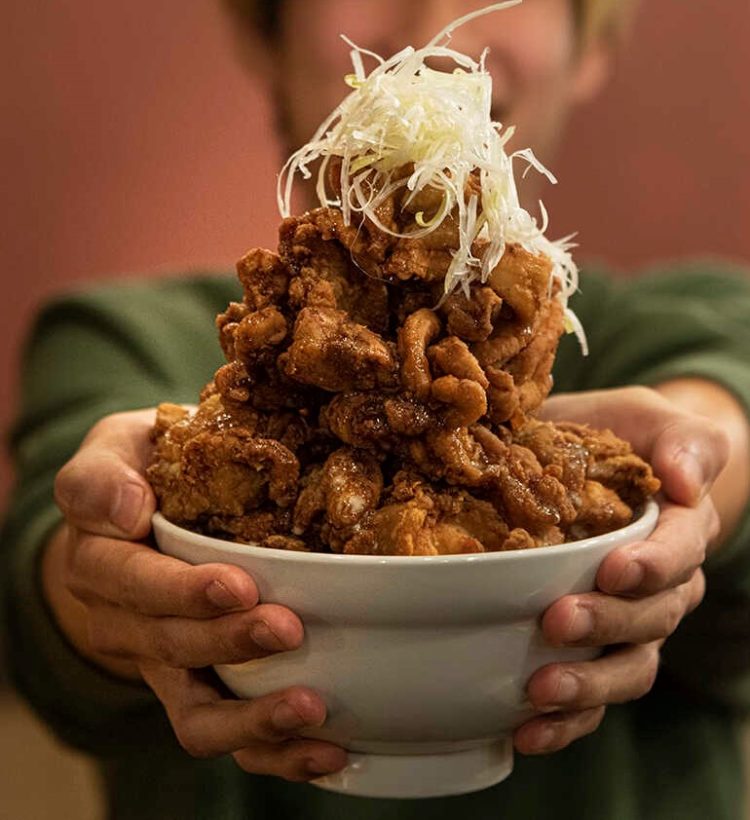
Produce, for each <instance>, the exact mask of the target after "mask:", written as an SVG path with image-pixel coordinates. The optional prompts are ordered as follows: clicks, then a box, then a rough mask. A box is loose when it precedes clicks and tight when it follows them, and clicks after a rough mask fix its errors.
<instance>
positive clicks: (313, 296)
mask: <svg viewBox="0 0 750 820" xmlns="http://www.w3.org/2000/svg"><path fill="white" fill-rule="evenodd" d="M350 227H351V226H350ZM344 232H347V229H346V226H344V224H343V219H342V216H341V212H340V211H338V210H335V209H332V208H317V209H316V210H313V211H310V212H309V213H307V214H305V215H303V216H301V217H290V218H289V219H286V220H284V222H283V223H282V226H281V229H280V241H279V251H280V253H281V256H282V259H283V260H284V261H285V262H286V263H287V264H288V265H289V266H290V267H291V268H292V269H293V270H295V271H296V272H297V275H296V277H295V278H294V279H293V280H292V283H291V285H290V288H289V298H290V305H291V306H292V308H293V309H294V310H297V311H299V310H302V309H303V308H305V307H327V308H334V309H336V310H342V311H344V312H345V313H347V314H348V315H349V317H350V318H351V319H352V320H353V321H354V322H357V323H359V324H362V325H364V326H365V327H367V328H369V329H370V330H373V331H375V332H377V333H382V332H384V331H385V330H386V329H387V327H388V324H389V321H390V314H389V308H388V289H387V287H386V285H385V283H384V282H382V281H381V280H380V279H379V278H373V277H372V276H369V275H367V273H366V271H365V270H364V269H363V268H361V267H358V266H357V264H356V261H355V260H354V258H353V256H352V254H351V253H350V251H349V249H348V248H347V247H346V245H345V244H343V243H342V241H341V240H342V233H344ZM370 252H372V251H370Z"/></svg>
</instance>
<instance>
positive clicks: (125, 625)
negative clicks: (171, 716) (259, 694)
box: [88, 604, 304, 669]
mask: <svg viewBox="0 0 750 820" xmlns="http://www.w3.org/2000/svg"><path fill="white" fill-rule="evenodd" d="M88 637H89V642H90V647H91V649H92V650H93V651H94V652H96V653H98V654H102V655H109V656H114V657H120V658H129V659H151V660H153V661H158V662H160V663H162V664H164V665H166V666H169V667H174V668H181V669H189V668H193V669H199V668H202V667H205V666H211V665H213V664H220V663H242V662H244V661H249V660H253V659H254V658H262V657H265V656H267V655H269V654H271V653H273V652H282V651H286V650H292V649H297V648H298V647H299V646H300V645H301V644H302V641H303V639H304V630H303V627H302V622H301V621H300V620H299V618H298V617H297V616H296V615H294V614H293V613H292V612H290V611H289V610H288V609H285V608H284V607H281V606H277V605H276V604H262V605H260V606H257V607H255V608H254V609H253V610H252V611H251V612H239V613H235V614H231V615H225V616H223V617H220V618H212V619H205V620H191V619H188V618H171V617H166V618H149V617H146V616H142V615H137V614H135V613H132V612H128V611H127V610H124V609H121V608H119V607H113V606H107V605H102V606H99V607H97V609H96V617H92V618H90V619H89V636H88Z"/></svg>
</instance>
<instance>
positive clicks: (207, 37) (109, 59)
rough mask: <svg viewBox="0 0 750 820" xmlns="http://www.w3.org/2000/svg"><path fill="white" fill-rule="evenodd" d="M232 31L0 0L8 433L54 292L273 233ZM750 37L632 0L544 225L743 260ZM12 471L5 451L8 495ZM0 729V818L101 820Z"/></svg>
mask: <svg viewBox="0 0 750 820" xmlns="http://www.w3.org/2000/svg"><path fill="white" fill-rule="evenodd" d="M719 8H720V10H719ZM232 35H233V32H232V30H231V25H230V22H229V20H228V19H227V18H226V16H225V15H224V13H223V11H222V8H221V5H220V3H219V0H211V1H210V2H205V0H204V2H187V3H186V2H184V0H160V2H159V3H153V2H149V1H148V0H129V2H128V3H113V2H108V3H102V2H98V1H97V0H70V1H69V2H66V3H49V2H47V1H46V0H25V2H13V3H10V4H6V8H5V10H4V26H3V29H2V32H1V33H0V67H1V68H2V70H1V71H0V100H1V101H2V109H1V110H2V117H1V118H0V152H1V153H0V155H1V156H2V160H3V168H4V171H3V185H2V187H0V210H1V214H0V217H1V218H0V225H1V227H0V231H1V233H0V236H1V237H2V248H3V255H4V258H5V262H4V263H3V269H2V285H3V298H2V299H0V314H1V315H0V397H2V401H0V428H1V429H2V430H3V431H6V430H7V428H8V426H9V424H10V421H11V419H12V416H13V407H14V402H15V394H16V370H17V361H18V356H19V352H20V349H21V345H22V340H23V338H24V335H25V333H26V332H27V330H28V328H29V323H30V321H31V319H32V317H33V315H34V312H35V311H36V310H37V308H38V306H39V304H40V303H41V302H42V301H43V300H44V299H46V298H48V297H49V296H50V295H51V294H53V293H55V292H58V291H60V290H63V289H66V288H70V287H77V286H80V285H82V284H84V283H87V282H92V281H94V280H100V279H105V278H111V277H121V276H124V275H129V274H136V273H137V274H139V275H149V276H153V275H160V274H163V273H165V272H169V271H180V270H184V269H185V268H186V267H204V266H206V265H209V266H215V267H217V268H218V269H221V270H226V269H229V268H230V267H231V265H232V264H233V262H234V260H235V259H237V258H238V257H239V256H240V255H241V254H242V253H243V251H244V250H245V249H246V248H247V247H249V246H252V245H269V246H274V245H275V230H276V226H277V224H278V221H279V218H278V214H277V211H276V203H275V175H276V171H277V170H278V168H279V166H280V162H281V152H280V150H279V148H278V146H277V145H276V143H275V138H274V133H273V126H272V119H271V115H270V108H269V105H268V102H267V91H268V89H267V88H266V87H265V86H264V83H263V82H262V80H261V79H259V78H258V77H254V76H252V74H251V73H250V72H248V71H247V70H246V68H245V66H243V64H242V62H241V60H240V59H239V57H238V55H237V53H236V49H235V47H234V45H235V44H234V40H233V36H232ZM748 41H750V4H749V3H748V2H747V0H724V2H722V3H721V4H717V3H716V2H715V1H714V0H690V2H685V0H649V2H648V3H643V4H642V8H641V13H640V15H639V17H638V20H637V22H636V26H635V29H634V32H633V35H632V37H631V39H630V42H629V43H628V45H627V47H626V48H625V49H624V51H623V53H622V55H621V58H620V61H619V65H618V67H617V74H616V76H615V78H614V81H613V83H612V84H611V86H610V88H609V90H608V92H607V93H606V94H605V95H604V97H603V98H602V99H601V100H600V101H598V102H596V103H595V104H593V105H591V106H589V107H588V108H587V109H586V110H582V111H580V112H579V113H578V114H577V116H576V118H575V121H574V123H573V126H572V128H571V129H570V131H569V134H568V139H567V141H566V143H565V145H564V148H563V151H562V154H561V156H560V157H559V158H558V161H557V162H555V163H554V165H553V170H554V172H555V174H556V175H557V176H558V179H559V181H560V185H559V186H558V187H557V188H556V189H550V190H549V192H548V193H547V194H546V195H545V204H546V205H547V207H548V210H549V212H550V214H551V218H552V221H551V228H550V234H551V235H552V236H558V235H560V236H561V235H564V234H566V233H569V232H572V231H577V232H578V241H579V242H580V253H579V256H580V258H581V259H586V258H587V257H599V258H604V259H605V260H607V261H608V262H609V263H612V264H614V265H617V266H618V267H620V268H622V270H623V273H624V275H631V274H632V273H634V272H636V271H638V270H639V269H641V268H643V267H644V266H648V265H649V264H651V263H654V262H656V261H658V260H660V259H664V258H670V259H674V258H675V257H686V256H695V255H701V256H706V255H712V256H722V257H724V258H729V259H733V260H736V261H739V262H741V263H745V264H747V265H748V268H749V269H750V86H749V85H748V82H747V78H748V76H750V52H749V51H748V49H747V43H748ZM10 481H11V478H10V471H9V468H8V463H7V458H6V456H5V453H3V456H2V459H1V460H0V509H2V506H3V504H4V499H5V498H6V497H7V492H8V489H9V486H10ZM0 722H1V723H2V725H3V729H4V731H3V733H2V740H0V771H2V772H3V774H2V775H0V794H2V798H1V799H0V820H5V818H13V820H37V818H39V820H47V818H50V817H61V818H68V817H70V818H76V819H77V820H86V818H89V817H92V818H93V817H98V816H99V809H98V803H97V799H96V794H95V788H94V781H93V775H92V774H91V772H90V770H89V769H88V767H87V765H86V764H85V762H83V761H82V760H79V759H78V758H77V757H75V756H74V755H70V754H66V755H62V754H61V753H60V752H59V750H57V749H56V747H55V746H54V745H53V744H52V743H51V741H50V740H49V738H48V737H47V736H46V734H45V732H44V730H43V729H41V728H40V727H38V726H37V725H36V724H35V723H34V722H33V721H32V720H31V719H30V717H29V716H28V714H27V713H26V712H25V711H24V710H23V709H22V708H21V707H20V706H19V705H18V704H17V702H16V701H15V700H13V699H12V697H11V696H10V695H9V694H7V693H6V694H4V695H0ZM40 771H43V772H44V773H45V774H44V782H46V783H48V784H49V785H48V787H47V788H46V789H40V788H39V783H40V781H39V780H35V778H36V777H37V776H38V773H39V772H40ZM11 772H13V774H12V776H11V774H10V773H11ZM32 783H34V785H31V784H32ZM50 798H51V799H52V801H53V802H52V804H51V806H53V807H54V809H53V808H51V806H50Z"/></svg>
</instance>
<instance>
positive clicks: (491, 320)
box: [440, 285, 503, 342]
mask: <svg viewBox="0 0 750 820" xmlns="http://www.w3.org/2000/svg"><path fill="white" fill-rule="evenodd" d="M502 304H503V300H502V299H501V298H500V297H499V296H498V295H497V294H496V293H495V291H494V290H492V288H489V287H478V286H476V285H473V286H472V287H471V290H470V296H467V295H466V294H465V293H464V292H463V291H460V290H459V291H455V292H454V293H452V294H451V295H450V296H448V297H447V298H446V299H445V300H444V301H443V303H442V305H441V306H440V314H441V316H444V317H445V323H446V327H447V328H448V332H449V333H451V334H453V335H455V336H458V337H459V338H460V339H463V340H464V341H466V342H483V341H485V340H486V339H488V338H489V336H490V335H491V334H492V332H493V330H494V327H495V322H496V321H497V319H498V316H499V314H500V308H501V307H502Z"/></svg>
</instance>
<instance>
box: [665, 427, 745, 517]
mask: <svg viewBox="0 0 750 820" xmlns="http://www.w3.org/2000/svg"><path fill="white" fill-rule="evenodd" d="M728 459H729V438H728V437H727V435H726V433H725V432H724V431H723V430H722V429H721V428H719V427H717V426H716V425H715V424H714V423H713V422H711V421H709V420H708V419H706V418H704V417H703V416H697V415H692V414H688V413H685V414H684V415H681V416H678V417H675V418H674V420H673V421H671V422H669V423H667V424H666V425H665V426H664V427H663V428H662V429H661V430H660V431H658V433H657V435H656V436H655V437H654V439H653V441H652V444H651V450H650V453H649V460H650V462H651V466H652V467H653V469H654V472H655V473H656V475H658V476H659V478H660V479H661V480H662V488H663V491H664V493H665V494H666V495H667V497H668V498H670V499H671V500H672V501H676V502H677V503H678V504H686V505H687V506H690V507H693V506H695V505H696V504H698V503H699V502H700V501H702V500H703V498H705V496H706V494H707V493H708V492H709V491H710V489H711V487H712V486H713V484H714V482H715V481H716V479H717V478H718V476H719V473H720V472H721V471H722V470H723V469H724V467H725V465H726V463H727V461H728Z"/></svg>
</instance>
